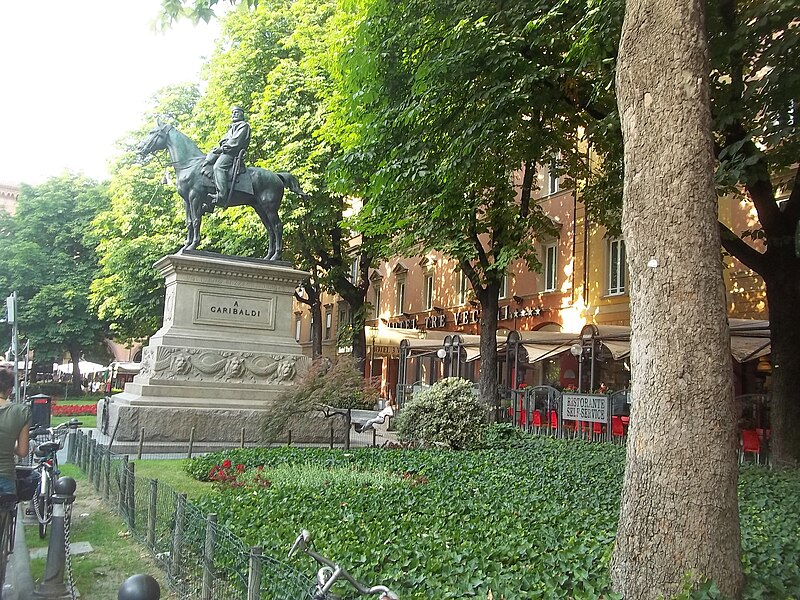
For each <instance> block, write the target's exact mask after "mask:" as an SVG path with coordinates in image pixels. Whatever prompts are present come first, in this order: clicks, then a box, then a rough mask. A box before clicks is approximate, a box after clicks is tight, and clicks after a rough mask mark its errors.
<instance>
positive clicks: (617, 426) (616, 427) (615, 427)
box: [611, 417, 625, 439]
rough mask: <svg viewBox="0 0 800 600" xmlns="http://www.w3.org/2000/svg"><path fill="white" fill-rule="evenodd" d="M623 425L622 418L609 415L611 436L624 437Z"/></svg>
mask: <svg viewBox="0 0 800 600" xmlns="http://www.w3.org/2000/svg"><path fill="white" fill-rule="evenodd" d="M624 437H625V425H624V424H623V423H622V418H620V417H611V438H612V439H613V438H624Z"/></svg>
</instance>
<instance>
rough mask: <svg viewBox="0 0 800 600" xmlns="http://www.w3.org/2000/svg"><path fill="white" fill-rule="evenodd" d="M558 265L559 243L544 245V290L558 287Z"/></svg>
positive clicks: (549, 290) (547, 290)
mask: <svg viewBox="0 0 800 600" xmlns="http://www.w3.org/2000/svg"><path fill="white" fill-rule="evenodd" d="M557 265H558V244H548V245H547V246H545V247H544V291H545V292H552V291H553V290H555V289H556V268H557Z"/></svg>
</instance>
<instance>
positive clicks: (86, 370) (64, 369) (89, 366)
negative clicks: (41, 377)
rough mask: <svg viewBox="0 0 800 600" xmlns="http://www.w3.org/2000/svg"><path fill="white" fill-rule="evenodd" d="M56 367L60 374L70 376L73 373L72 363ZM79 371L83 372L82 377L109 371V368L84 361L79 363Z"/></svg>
mask: <svg viewBox="0 0 800 600" xmlns="http://www.w3.org/2000/svg"><path fill="white" fill-rule="evenodd" d="M54 367H55V370H57V371H58V372H59V373H64V374H66V375H70V374H71V373H72V363H67V364H65V365H54ZM78 370H79V371H80V372H81V375H91V374H92V373H98V372H100V371H107V370H108V367H106V366H105V365H100V364H98V363H93V362H89V361H88V360H82V361H80V362H79V363H78Z"/></svg>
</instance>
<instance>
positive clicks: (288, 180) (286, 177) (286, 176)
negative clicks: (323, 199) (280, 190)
mask: <svg viewBox="0 0 800 600" xmlns="http://www.w3.org/2000/svg"><path fill="white" fill-rule="evenodd" d="M275 174H276V175H277V176H278V177H280V178H281V181H282V182H283V187H285V188H286V189H287V190H289V191H290V192H294V193H295V194H297V195H298V196H300V197H301V198H303V199H304V200H305V199H307V198H308V194H306V193H305V192H304V191H303V190H302V189H300V182H298V181H297V177H295V176H294V175H292V174H291V173H287V172H286V171H282V172H280V173H275Z"/></svg>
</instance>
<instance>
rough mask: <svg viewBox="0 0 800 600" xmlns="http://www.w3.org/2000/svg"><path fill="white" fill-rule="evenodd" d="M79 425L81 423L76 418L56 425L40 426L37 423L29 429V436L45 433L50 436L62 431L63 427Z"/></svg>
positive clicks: (71, 427)
mask: <svg viewBox="0 0 800 600" xmlns="http://www.w3.org/2000/svg"><path fill="white" fill-rule="evenodd" d="M81 425H83V423H81V422H80V421H78V419H70V420H69V421H65V422H64V423H61V424H60V425H56V426H55V427H42V426H41V425H37V426H36V427H34V428H32V429H31V430H30V437H31V438H37V437H42V436H45V435H49V436H51V437H52V436H54V435H55V434H57V433H59V432H61V431H64V430H65V429H77V428H78V427H80V426H81Z"/></svg>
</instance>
